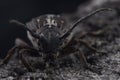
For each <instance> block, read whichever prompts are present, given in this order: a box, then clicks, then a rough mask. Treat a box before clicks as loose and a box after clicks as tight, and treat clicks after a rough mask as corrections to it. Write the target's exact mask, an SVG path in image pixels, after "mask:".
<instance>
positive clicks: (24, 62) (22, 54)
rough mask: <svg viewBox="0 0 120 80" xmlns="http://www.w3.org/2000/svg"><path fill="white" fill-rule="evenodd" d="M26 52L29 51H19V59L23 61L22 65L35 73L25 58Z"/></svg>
mask: <svg viewBox="0 0 120 80" xmlns="http://www.w3.org/2000/svg"><path fill="white" fill-rule="evenodd" d="M26 51H27V49H21V50H19V51H18V53H19V57H20V59H21V62H22V64H23V65H24V66H25V67H26V68H27V69H28V71H30V72H33V71H34V70H33V68H32V67H31V65H30V64H29V63H28V62H27V61H26V59H25V58H24V54H25V52H26Z"/></svg>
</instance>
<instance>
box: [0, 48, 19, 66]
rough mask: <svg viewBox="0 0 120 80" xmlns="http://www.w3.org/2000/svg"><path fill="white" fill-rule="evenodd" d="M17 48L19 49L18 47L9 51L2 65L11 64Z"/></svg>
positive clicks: (0, 63)
mask: <svg viewBox="0 0 120 80" xmlns="http://www.w3.org/2000/svg"><path fill="white" fill-rule="evenodd" d="M16 48H17V47H16V46H13V47H12V48H11V49H10V50H9V51H8V53H7V56H6V57H5V58H4V59H3V61H1V62H0V65H4V64H7V63H8V62H9V60H10V58H11V57H12V55H13V53H14V51H15V49H16Z"/></svg>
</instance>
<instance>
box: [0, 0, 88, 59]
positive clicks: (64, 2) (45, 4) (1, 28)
mask: <svg viewBox="0 0 120 80" xmlns="http://www.w3.org/2000/svg"><path fill="white" fill-rule="evenodd" d="M86 1H89V0H59V1H58V0H0V58H3V57H4V56H5V54H6V53H7V51H8V49H10V48H11V47H12V46H13V45H14V40H15V38H22V39H23V40H24V41H28V39H27V37H26V32H25V30H24V29H22V28H20V27H17V26H15V25H12V24H9V20H11V19H16V20H19V21H21V22H23V23H25V22H28V21H30V20H31V19H32V18H34V17H37V16H40V15H42V14H48V13H51V14H61V13H72V12H74V11H76V9H77V7H78V6H79V5H80V4H82V3H85V2H86Z"/></svg>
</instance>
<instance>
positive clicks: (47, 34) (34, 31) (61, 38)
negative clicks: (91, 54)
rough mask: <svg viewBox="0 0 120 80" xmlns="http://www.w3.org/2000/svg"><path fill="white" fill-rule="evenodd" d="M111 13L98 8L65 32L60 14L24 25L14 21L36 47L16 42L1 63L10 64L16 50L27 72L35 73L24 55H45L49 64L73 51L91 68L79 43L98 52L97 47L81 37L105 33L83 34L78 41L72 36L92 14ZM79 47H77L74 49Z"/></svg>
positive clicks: (40, 18) (20, 41) (48, 15)
mask: <svg viewBox="0 0 120 80" xmlns="http://www.w3.org/2000/svg"><path fill="white" fill-rule="evenodd" d="M106 10H108V11H109V10H111V9H110V8H101V9H97V10H95V11H93V12H91V13H89V14H88V15H86V16H84V17H82V18H80V19H78V20H77V21H76V22H75V23H74V24H73V25H72V26H71V27H69V29H66V28H65V27H66V25H65V20H64V18H62V17H61V16H60V15H52V14H47V15H42V16H39V17H36V18H33V19H32V20H31V21H30V22H27V23H26V24H23V23H21V22H19V21H16V20H11V21H10V22H11V23H15V24H17V25H18V26H21V27H23V28H25V29H26V31H27V36H28V39H29V40H30V41H31V43H32V45H33V46H29V45H28V44H27V43H26V42H24V41H22V40H21V39H16V40H15V45H14V46H13V47H12V48H11V49H10V50H9V51H8V54H7V56H6V57H5V58H4V59H3V61H2V62H1V65H2V64H7V63H8V62H9V60H10V58H11V56H12V55H13V53H14V51H15V50H16V49H17V50H18V51H17V52H18V54H19V55H20V59H21V61H22V63H23V65H24V66H25V67H26V68H27V69H28V71H34V70H33V68H32V67H31V66H30V65H29V63H28V62H27V61H26V60H25V57H24V53H26V52H28V53H29V52H31V53H32V54H38V55H44V59H45V61H46V62H49V63H54V62H55V61H56V60H57V59H59V58H61V57H64V56H67V55H69V54H71V53H74V52H79V53H80V60H81V62H82V63H83V65H84V66H85V67H86V66H88V63H87V60H86V57H85V56H84V53H83V52H82V51H81V49H80V43H81V44H84V45H85V46H86V47H88V48H90V49H91V50H93V51H95V52H98V53H101V52H99V51H98V50H97V49H95V48H94V47H91V46H90V45H89V44H88V43H87V42H85V41H83V40H82V38H81V37H83V36H85V35H88V34H90V35H98V34H100V33H101V32H102V31H103V30H98V31H94V32H83V33H81V34H80V37H79V38H78V39H76V38H75V35H71V34H72V31H73V29H74V28H75V27H76V26H77V25H78V24H79V23H81V22H82V21H84V20H86V19H87V18H89V17H91V16H92V15H94V14H96V13H98V12H101V11H106ZM76 45H77V46H79V47H75V46H76Z"/></svg>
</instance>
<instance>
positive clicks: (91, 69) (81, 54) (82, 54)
mask: <svg viewBox="0 0 120 80" xmlns="http://www.w3.org/2000/svg"><path fill="white" fill-rule="evenodd" d="M78 51H79V54H80V61H81V63H82V65H83V67H84V68H86V69H88V70H90V71H92V72H95V73H97V74H101V72H100V71H99V70H98V68H97V67H95V66H92V65H90V64H88V63H87V60H86V57H85V55H84V53H83V52H82V51H81V50H80V49H78Z"/></svg>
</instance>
